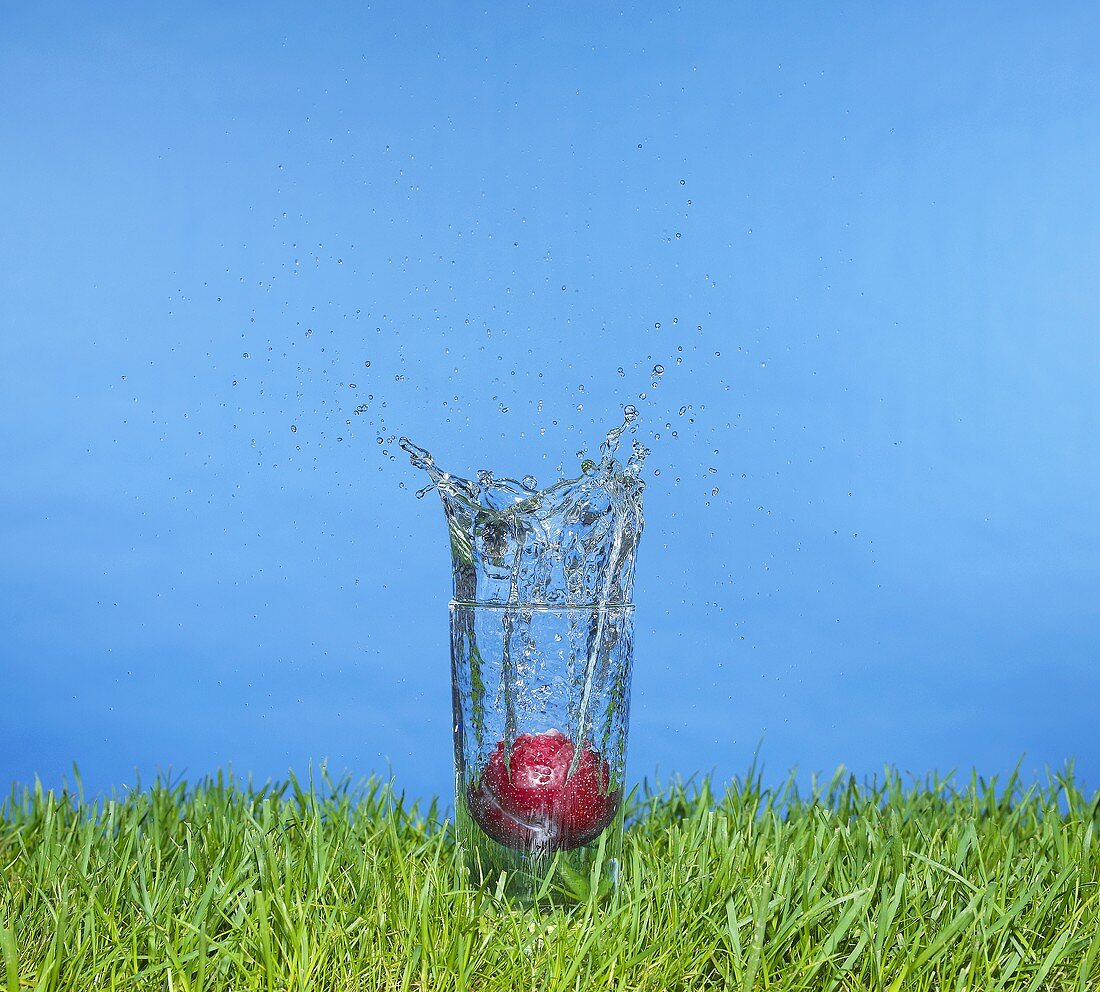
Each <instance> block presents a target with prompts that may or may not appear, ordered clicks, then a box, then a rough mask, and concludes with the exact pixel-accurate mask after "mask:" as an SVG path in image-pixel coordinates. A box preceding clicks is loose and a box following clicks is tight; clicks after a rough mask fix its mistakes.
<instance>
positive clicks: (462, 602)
mask: <svg viewBox="0 0 1100 992" xmlns="http://www.w3.org/2000/svg"><path fill="white" fill-rule="evenodd" d="M450 605H451V607H452V608H454V607H468V608H472V609H478V610H501V611H505V610H515V611H519V610H531V611H533V612H540V613H566V612H568V611H569V610H583V611H584V612H585V613H618V612H632V611H633V610H634V604H633V603H501V602H495V603H485V602H479V601H478V600H472V599H452V600H451V603H450Z"/></svg>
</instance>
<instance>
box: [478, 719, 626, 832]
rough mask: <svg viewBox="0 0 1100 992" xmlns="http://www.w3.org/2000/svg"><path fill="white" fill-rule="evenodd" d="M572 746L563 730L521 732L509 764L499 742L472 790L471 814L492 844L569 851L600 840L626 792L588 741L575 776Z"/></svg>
mask: <svg viewBox="0 0 1100 992" xmlns="http://www.w3.org/2000/svg"><path fill="white" fill-rule="evenodd" d="M575 755H576V748H575V746H574V744H573V742H572V741H571V740H570V739H569V738H568V737H567V736H566V735H565V734H563V733H562V732H561V731H560V730H548V731H545V732H543V733H538V734H520V736H519V737H517V738H516V742H515V744H514V745H513V747H512V751H511V754H510V755H509V760H508V761H506V760H505V746H504V741H498V742H497V745H496V748H495V749H494V751H493V753H492V754H491V755H490V756H489V763H488V764H487V765H486V766H485V769H484V770H483V771H482V773H481V776H480V778H479V779H478V781H476V782H475V783H473V784H471V786H470V787H469V789H468V791H467V801H468V804H469V809H470V813H471V815H472V816H473V818H474V820H476V821H477V823H478V825H479V826H480V827H481V829H482V830H484V831H485V833H487V834H488V835H489V836H490V837H492V838H493V840H495V841H497V842H498V843H501V844H504V845H505V846H506V847H512V848H516V849H518V850H539V851H568V850H570V849H571V848H574V847H580V846H581V845H582V844H587V843H588V842H589V841H592V840H595V838H597V837H598V836H599V835H600V834H601V833H602V832H603V830H604V829H605V828H606V827H607V825H608V824H609V823H610V822H611V821H612V819H614V817H615V813H616V811H617V810H618V808H619V800H620V798H621V797H622V790H621V789H614V790H612V789H611V787H610V770H609V768H608V765H607V762H606V761H605V760H604V759H603V758H602V757H601V756H600V754H599V752H598V751H595V750H593V749H592V748H591V747H590V746H589V745H588V744H587V743H586V744H583V745H582V747H581V754H580V758H579V760H578V761H577V767H576V768H575V769H574V770H573V773H572V774H571V775H570V774H569V768H570V765H572V763H573V759H574V757H575Z"/></svg>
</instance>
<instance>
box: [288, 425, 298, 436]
mask: <svg viewBox="0 0 1100 992" xmlns="http://www.w3.org/2000/svg"><path fill="white" fill-rule="evenodd" d="M290 433H291V434H297V433H298V425H297V424H291V425H290Z"/></svg>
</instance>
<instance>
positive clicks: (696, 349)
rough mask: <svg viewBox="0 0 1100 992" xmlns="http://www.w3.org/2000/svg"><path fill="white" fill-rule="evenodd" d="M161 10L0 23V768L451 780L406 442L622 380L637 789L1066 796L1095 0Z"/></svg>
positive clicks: (1090, 773) (1086, 533) (607, 418)
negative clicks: (630, 526)
mask: <svg viewBox="0 0 1100 992" xmlns="http://www.w3.org/2000/svg"><path fill="white" fill-rule="evenodd" d="M227 6H228V9H226V7H227ZM151 8H152V5H144V4H131V5H123V4H112V5H109V9H108V8H107V7H104V6H103V5H91V4H89V5H86V6H80V5H42V6H37V7H35V8H34V10H33V13H28V10H27V9H23V8H20V9H17V8H16V7H14V6H13V5H8V6H6V7H5V8H4V12H3V14H0V92H2V93H3V94H4V97H3V107H4V109H3V113H2V114H0V149H2V152H0V218H2V220H0V241H2V243H3V248H4V251H3V264H2V265H0V420H2V424H3V431H2V435H0V437H2V461H0V465H2V471H0V521H2V522H0V542H2V547H0V553H2V558H0V560H2V570H0V677H2V681H0V693H2V696H3V705H2V707H0V782H5V781H13V780H16V781H20V782H29V781H32V780H33V778H34V776H36V775H38V776H41V777H42V779H43V780H44V781H45V782H46V783H47V784H50V785H56V784H59V783H60V782H61V781H62V780H63V779H64V778H65V777H66V776H69V777H70V778H71V766H72V763H73V762H74V761H75V762H77V764H78V765H79V767H80V769H81V773H82V775H83V778H84V780H85V784H86V786H87V787H88V788H89V789H96V790H99V789H107V788H111V787H114V786H118V785H122V784H124V783H131V782H133V781H134V780H135V772H136V770H140V773H141V776H142V778H143V779H144V780H148V778H149V777H151V776H152V774H154V773H155V772H156V771H157V770H158V769H161V770H166V769H171V770H172V771H173V773H174V774H177V775H178V774H186V775H188V776H189V777H194V776H196V775H199V774H202V773H205V772H208V771H211V770H214V769H216V768H218V767H219V766H225V765H231V766H232V768H233V770H234V771H236V772H237V773H240V774H241V775H247V774H252V775H254V776H255V777H256V778H259V779H263V778H266V777H268V776H273V777H279V776H282V775H284V774H285V773H286V770H287V769H288V768H293V769H295V770H296V771H297V772H299V773H306V772H308V768H309V766H310V763H311V762H312V763H314V765H315V766H316V764H317V763H319V762H320V761H322V760H324V759H327V760H328V766H329V768H330V770H332V771H334V772H336V773H339V772H342V771H345V770H346V771H348V772H350V773H351V774H352V775H353V776H354V777H357V778H358V777H361V776H365V775H366V774H368V773H370V772H372V771H378V772H381V773H383V774H392V775H393V776H395V779H396V782H397V785H398V786H399V787H400V788H403V789H405V790H406V791H407V792H408V793H409V794H410V795H413V796H426V795H430V794H435V793H439V794H442V795H443V796H444V797H447V796H448V793H449V791H450V767H451V755H450V736H449V722H450V692H449V682H448V660H447V659H448V638H447V607H446V603H447V599H448V596H449V591H450V589H449V584H450V578H449V559H448V551H447V544H446V536H445V528H444V524H443V518H442V513H441V511H440V509H439V506H438V502H437V500H436V499H435V497H434V496H433V497H431V498H429V499H425V500H423V501H417V500H416V499H415V498H414V495H413V493H414V490H416V489H417V488H419V487H420V485H421V484H422V480H421V479H420V478H418V477H417V475H418V473H416V472H415V470H413V469H412V468H411V467H410V466H409V465H408V462H407V460H406V459H405V458H404V456H402V455H401V452H400V451H397V450H396V445H395V436H397V435H401V434H408V435H409V436H411V437H412V438H414V439H415V440H416V441H418V442H419V443H420V444H423V445H426V446H428V447H429V448H431V450H432V451H433V452H434V453H435V454H436V456H437V459H438V460H439V461H440V462H441V463H442V464H444V465H445V466H447V467H449V468H452V469H453V470H455V471H458V472H462V473H471V472H473V471H474V470H475V469H477V468H479V467H491V468H493V469H494V470H496V471H497V472H499V473H509V474H514V475H522V474H525V473H527V472H533V473H534V474H535V475H536V476H538V477H539V479H540V481H541V482H543V483H544V484H545V483H547V482H549V481H551V480H552V479H553V478H554V477H555V476H556V475H557V472H558V468H559V466H561V467H562V470H564V471H567V472H570V473H572V472H574V471H575V469H576V466H577V452H578V451H580V450H582V448H586V447H587V448H588V450H590V451H591V450H592V449H593V448H594V447H595V445H596V444H598V442H599V440H600V439H601V437H602V434H603V432H604V431H606V430H607V428H609V427H610V426H612V425H614V424H616V423H618V422H619V420H620V419H621V415H620V411H621V409H622V406H623V404H625V403H634V404H636V405H637V406H638V407H639V409H640V411H641V413H642V415H643V417H644V418H645V425H644V433H645V434H646V436H647V437H648V438H649V439H650V442H651V443H652V447H653V454H652V456H651V458H650V460H649V463H648V479H649V487H648V490H647V493H646V515H647V525H646V532H645V536H644V538H643V541H642V546H641V554H640V560H639V572H638V585H637V589H636V602H637V649H636V668H635V682H634V686H635V691H634V709H633V717H632V730H631V734H632V738H631V758H630V760H631V772H632V775H633V776H634V777H635V779H637V778H640V777H642V776H649V777H652V776H654V775H660V776H661V777H663V778H667V777H669V776H671V775H674V774H683V775H690V774H692V773H693V772H697V771H702V772H706V771H713V772H714V773H716V774H717V775H718V776H719V777H721V778H725V777H727V776H729V775H732V774H734V773H736V772H740V771H743V770H744V769H745V768H746V767H747V766H748V764H749V762H750V760H751V758H752V755H753V752H754V751H755V750H756V749H757V747H758V745H759V747H760V752H761V757H762V760H763V763H764V769H765V777H766V778H768V779H770V780H777V779H782V778H784V777H785V775H786V774H787V772H788V771H789V770H790V769H791V768H794V767H797V768H798V769H799V774H800V776H801V777H802V778H803V779H804V780H805V779H806V778H808V776H809V774H810V773H811V772H813V771H815V770H821V771H824V772H831V771H832V770H833V769H834V768H835V767H836V766H837V765H839V764H844V765H845V766H846V767H848V768H850V769H851V770H853V771H854V772H856V773H857V774H858V775H861V776H863V775H870V774H874V773H875V772H877V771H880V770H881V769H882V767H883V766H884V765H885V764H886V763H891V764H895V765H897V766H899V767H900V768H901V769H903V770H907V771H910V772H912V773H914V774H923V773H925V772H928V771H931V770H933V769H936V770H939V771H940V772H942V773H947V772H950V771H951V770H953V769H958V770H959V771H960V772H966V771H968V770H969V769H970V768H971V767H976V768H977V769H978V770H979V772H981V773H982V774H994V773H1003V772H1005V771H1007V770H1010V769H1011V768H1012V767H1013V766H1014V765H1015V764H1016V763H1017V761H1019V760H1020V759H1021V758H1022V759H1023V764H1022V768H1023V770H1024V772H1025V774H1026V775H1028V776H1033V775H1042V774H1043V769H1044V768H1045V767H1048V766H1049V767H1053V768H1057V767H1060V766H1061V765H1062V763H1063V762H1064V761H1066V760H1067V759H1069V758H1071V757H1075V758H1076V759H1077V767H1078V771H1079V773H1080V774H1081V775H1082V776H1083V777H1084V778H1085V780H1086V782H1087V783H1088V784H1090V785H1092V786H1100V747H1098V737H1100V735H1098V731H1097V722H1098V715H1100V706H1098V700H1100V669H1098V665H1097V662H1098V654H1100V605H1098V604H1100V509H1098V507H1100V458H1098V457H1097V437H1098V434H1100V398H1098V397H1100V389H1098V381H1100V304H1098V300H1100V233H1098V232H1100V193H1098V180H1097V163H1098V162H1100V116H1098V109H1097V108H1098V106H1100V67H1098V63H1097V60H1096V57H1095V55H1096V51H1097V50H1098V49H1100V15H1098V14H1097V13H1096V8H1095V7H1094V6H1093V5H1090V4H1078V5H1060V6H1059V7H1057V8H1056V9H1053V8H1052V9H1044V10H1040V9H1039V8H1029V7H1028V6H1026V5H1022V4H1020V5H1011V4H1010V5H1003V4H964V5H956V4H939V5H919V8H918V7H914V8H913V9H910V10H908V11H906V10H902V9H900V8H895V7H893V6H891V8H890V9H884V8H883V6H882V5H874V4H868V5H863V6H861V5H844V6H837V7H833V6H831V5H830V6H829V7H828V8H824V7H816V6H815V7H812V8H811V7H810V6H809V5H788V6H787V7H785V8H780V7H768V8H767V9H764V8H762V7H759V6H755V5H754V6H748V5H734V4H723V3H716V4H710V5H684V6H683V7H681V8H679V9H675V8H661V9H658V8H657V7H656V6H652V5H646V6H643V7H636V8H620V7H616V6H609V5H602V4H575V3H565V4H550V3H532V4H529V5H526V4H525V5H519V4H504V3H493V4H490V5H488V6H482V7H476V8H475V7H471V6H469V5H466V4H457V3H455V4H428V5H404V4H396V3H393V4H389V3H385V4H372V5H371V6H370V7H369V8H368V7H364V6H363V5H359V4H348V5H343V6H325V7H324V8H323V9H311V8H309V7H308V6H303V5H301V4H293V5H290V4H270V3H265V4H263V5H259V4H256V5H250V6H245V5H217V4H208V5H186V6H184V5H177V6H172V7H171V8H169V7H168V6H165V7H164V8H163V9H151ZM368 363H369V365H368ZM656 364H661V365H663V367H664V369H665V373H664V374H663V375H661V376H654V375H653V373H652V371H651V370H652V369H653V367H654V365H656ZM654 383H656V386H654ZM642 394H645V396H644V398H641V397H642ZM361 404H366V406H367V409H366V410H364V411H363V412H361V413H358V414H356V413H355V410H356V408H357V407H358V406H360V405H361ZM681 410H682V411H683V412H682V413H681ZM654 435H660V436H659V438H656V437H654ZM395 453H396V455H397V456H398V457H396V458H395V457H394V456H395Z"/></svg>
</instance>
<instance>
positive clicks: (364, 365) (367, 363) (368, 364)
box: [310, 331, 370, 369]
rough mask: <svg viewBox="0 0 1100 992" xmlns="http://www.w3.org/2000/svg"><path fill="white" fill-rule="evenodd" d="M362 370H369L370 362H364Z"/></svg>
mask: <svg viewBox="0 0 1100 992" xmlns="http://www.w3.org/2000/svg"><path fill="white" fill-rule="evenodd" d="M310 333H313V332H312V331H311V332H310ZM363 368H365V369H369V368H370V362H364V363H363Z"/></svg>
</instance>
